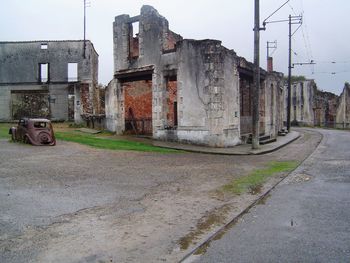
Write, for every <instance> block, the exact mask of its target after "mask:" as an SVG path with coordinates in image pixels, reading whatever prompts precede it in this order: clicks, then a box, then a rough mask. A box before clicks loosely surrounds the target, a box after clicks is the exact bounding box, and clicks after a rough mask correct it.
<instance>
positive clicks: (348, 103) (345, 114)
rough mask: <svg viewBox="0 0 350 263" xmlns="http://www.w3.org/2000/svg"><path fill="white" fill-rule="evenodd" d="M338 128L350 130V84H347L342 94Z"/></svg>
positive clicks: (339, 104) (337, 122)
mask: <svg viewBox="0 0 350 263" xmlns="http://www.w3.org/2000/svg"><path fill="white" fill-rule="evenodd" d="M336 128H347V129H349V128H350V84H349V83H345V85H344V89H343V92H342V93H341V94H340V98H339V103H338V109H337V115H336Z"/></svg>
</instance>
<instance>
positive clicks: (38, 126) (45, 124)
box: [34, 121, 48, 128]
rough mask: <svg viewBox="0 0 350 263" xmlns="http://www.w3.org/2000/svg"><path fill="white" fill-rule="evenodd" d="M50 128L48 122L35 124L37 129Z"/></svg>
mask: <svg viewBox="0 0 350 263" xmlns="http://www.w3.org/2000/svg"><path fill="white" fill-rule="evenodd" d="M47 126H48V123H47V122H43V121H40V122H39V121H36V122H34V127H35V128H46V127H47Z"/></svg>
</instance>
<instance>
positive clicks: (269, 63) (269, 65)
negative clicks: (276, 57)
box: [267, 57, 273, 72]
mask: <svg viewBox="0 0 350 263" xmlns="http://www.w3.org/2000/svg"><path fill="white" fill-rule="evenodd" d="M272 71H273V58H272V57H268V58H267V72H272Z"/></svg>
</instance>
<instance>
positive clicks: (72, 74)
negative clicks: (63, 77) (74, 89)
mask: <svg viewBox="0 0 350 263" xmlns="http://www.w3.org/2000/svg"><path fill="white" fill-rule="evenodd" d="M68 81H69V82H75V81H78V63H68Z"/></svg>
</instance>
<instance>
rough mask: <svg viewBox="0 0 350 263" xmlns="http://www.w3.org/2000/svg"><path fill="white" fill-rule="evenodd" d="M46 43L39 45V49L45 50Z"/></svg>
mask: <svg viewBox="0 0 350 263" xmlns="http://www.w3.org/2000/svg"><path fill="white" fill-rule="evenodd" d="M47 47H48V46H47V43H41V45H40V49H47Z"/></svg>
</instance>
